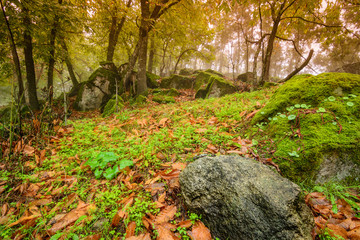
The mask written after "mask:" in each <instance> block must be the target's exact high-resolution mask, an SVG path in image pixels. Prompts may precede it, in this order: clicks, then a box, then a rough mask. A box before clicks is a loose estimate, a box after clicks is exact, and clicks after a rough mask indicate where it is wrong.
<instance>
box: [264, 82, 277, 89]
mask: <svg viewBox="0 0 360 240" xmlns="http://www.w3.org/2000/svg"><path fill="white" fill-rule="evenodd" d="M277 85H278V84H277V83H274V82H265V83H264V85H263V88H270V87H274V86H277Z"/></svg>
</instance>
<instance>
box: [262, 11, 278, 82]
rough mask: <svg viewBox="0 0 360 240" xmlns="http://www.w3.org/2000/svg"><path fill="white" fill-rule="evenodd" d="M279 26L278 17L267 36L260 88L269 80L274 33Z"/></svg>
mask: <svg viewBox="0 0 360 240" xmlns="http://www.w3.org/2000/svg"><path fill="white" fill-rule="evenodd" d="M279 24H280V16H278V18H277V19H276V20H275V21H274V24H273V27H272V30H271V33H270V36H269V40H268V44H267V47H266V52H265V58H264V60H263V68H262V73H261V78H260V82H259V85H260V86H262V85H264V83H265V82H266V81H269V78H270V63H271V56H272V53H273V49H274V42H275V38H276V33H277V30H278V27H279Z"/></svg>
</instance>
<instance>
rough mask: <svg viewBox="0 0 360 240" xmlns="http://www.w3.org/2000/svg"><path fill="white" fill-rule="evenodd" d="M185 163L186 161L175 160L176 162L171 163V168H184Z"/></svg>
mask: <svg viewBox="0 0 360 240" xmlns="http://www.w3.org/2000/svg"><path fill="white" fill-rule="evenodd" d="M186 166H187V164H186V163H182V162H177V163H174V164H173V165H172V168H173V169H178V170H184V169H185V168H186Z"/></svg>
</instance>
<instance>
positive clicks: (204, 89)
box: [195, 73, 237, 98]
mask: <svg viewBox="0 0 360 240" xmlns="http://www.w3.org/2000/svg"><path fill="white" fill-rule="evenodd" d="M200 74H201V73H200ZM200 74H199V75H200ZM199 75H198V76H199ZM202 76H204V77H201V78H199V79H202V82H204V83H205V84H202V85H200V84H201V83H202V82H200V80H198V81H197V82H196V83H197V84H198V85H197V86H199V85H200V88H199V89H198V90H197V92H196V94H195V98H213V97H215V98H216V97H222V96H225V95H227V94H232V93H235V92H236V91H237V89H236V87H235V86H234V85H233V84H232V83H231V82H229V81H227V80H226V79H224V78H222V77H219V76H217V75H214V74H209V73H203V74H202ZM206 77H207V78H206Z"/></svg>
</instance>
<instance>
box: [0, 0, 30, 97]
mask: <svg viewBox="0 0 360 240" xmlns="http://www.w3.org/2000/svg"><path fill="white" fill-rule="evenodd" d="M0 4H1V10H2V13H3V15H4V19H5V23H6V26H7V29H8V32H9V40H10V47H11V54H12V56H13V61H14V65H15V72H16V79H17V83H18V87H19V92H18V101H19V103H24V102H25V95H24V83H23V79H22V74H21V66H20V60H19V55H18V53H17V49H16V45H15V40H14V36H13V34H12V31H11V28H10V24H9V21H8V19H7V17H6V13H5V9H4V5H3V3H2V0H0Z"/></svg>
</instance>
